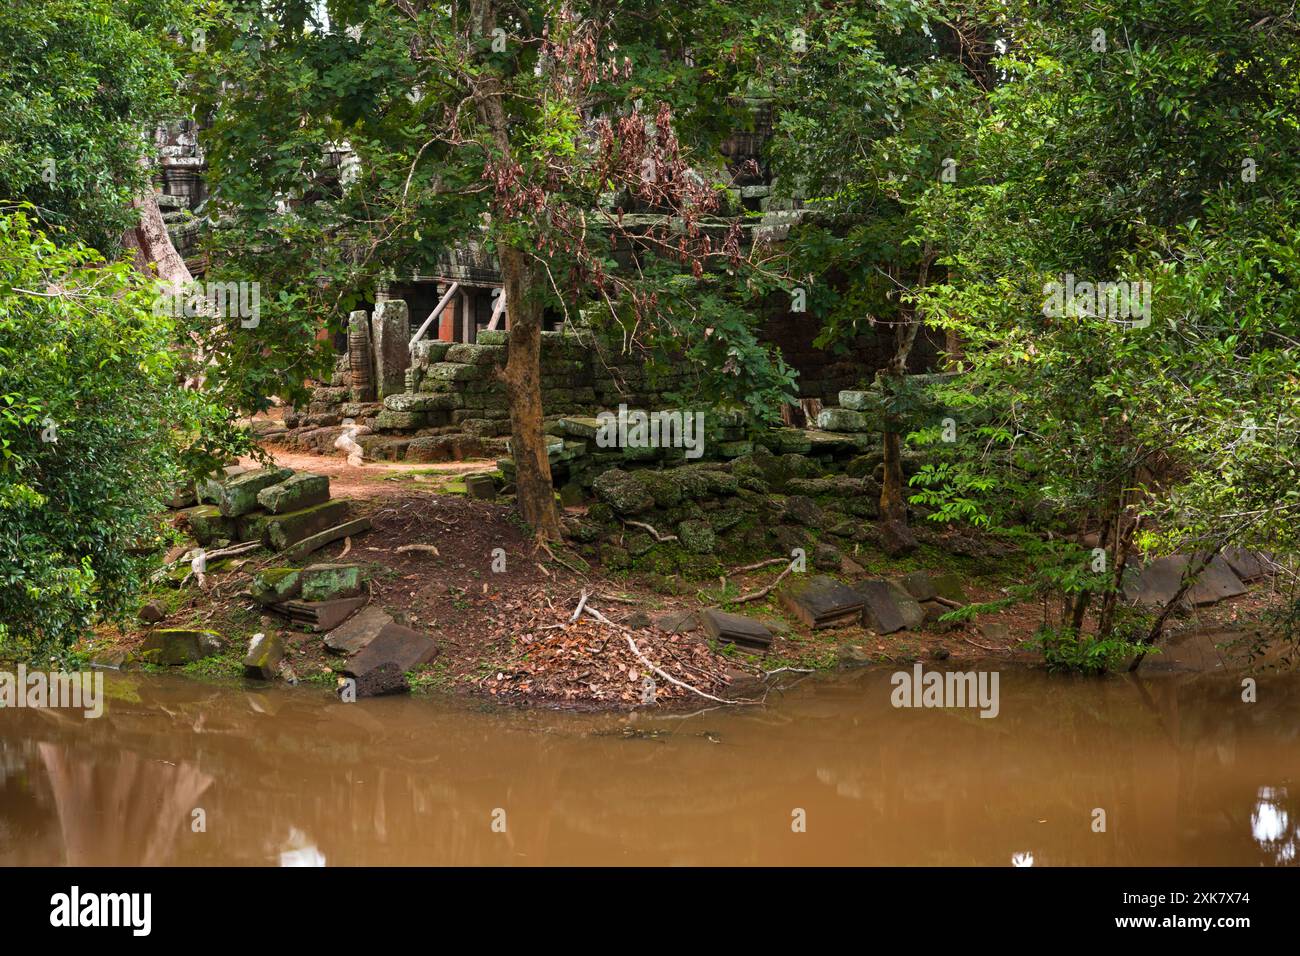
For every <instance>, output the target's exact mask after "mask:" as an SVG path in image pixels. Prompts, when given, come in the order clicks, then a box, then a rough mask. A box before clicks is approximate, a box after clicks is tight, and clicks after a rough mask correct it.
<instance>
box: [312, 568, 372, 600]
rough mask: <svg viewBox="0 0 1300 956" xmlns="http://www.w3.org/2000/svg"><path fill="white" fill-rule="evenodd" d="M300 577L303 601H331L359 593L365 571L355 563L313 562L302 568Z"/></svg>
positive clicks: (363, 583) (364, 580)
mask: <svg viewBox="0 0 1300 956" xmlns="http://www.w3.org/2000/svg"><path fill="white" fill-rule="evenodd" d="M301 578H302V599H303V600H304V601H333V600H336V599H337V598H350V597H356V596H357V595H358V594H360V593H361V589H362V587H363V586H364V585H365V582H366V573H365V572H364V571H362V570H361V568H359V567H357V566H356V565H355V564H313V565H310V566H309V567H306V568H303V569H302V575H301Z"/></svg>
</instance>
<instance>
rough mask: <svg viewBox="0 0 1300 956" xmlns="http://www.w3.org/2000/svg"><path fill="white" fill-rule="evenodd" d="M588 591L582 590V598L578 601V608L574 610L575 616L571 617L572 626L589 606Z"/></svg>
mask: <svg viewBox="0 0 1300 956" xmlns="http://www.w3.org/2000/svg"><path fill="white" fill-rule="evenodd" d="M588 597H589V595H588V594H587V589H586V588H583V589H582V597H580V598H579V599H578V606H577V607H575V608H574V609H573V614H572V615H571V616H570V617H569V623H570V624H572V623H573V622H574V621H576V620H577V619H578V618H579V617H580V616H581V615H582V609H583V608H584V607H586V606H587V598H588Z"/></svg>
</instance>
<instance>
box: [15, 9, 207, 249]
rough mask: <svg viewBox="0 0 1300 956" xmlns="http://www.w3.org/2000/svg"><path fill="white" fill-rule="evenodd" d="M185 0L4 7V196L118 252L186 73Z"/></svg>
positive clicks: (94, 243) (81, 236) (78, 235)
mask: <svg viewBox="0 0 1300 956" xmlns="http://www.w3.org/2000/svg"><path fill="white" fill-rule="evenodd" d="M185 6H186V0H149V2H142V0H11V2H9V3H7V4H6V6H5V14H4V17H3V18H0V200H25V201H28V202H31V203H32V204H33V205H35V206H36V211H37V213H38V214H39V216H40V217H41V218H42V219H44V220H45V221H46V222H48V223H49V224H51V225H54V226H57V227H61V228H64V229H67V230H68V231H69V233H70V234H72V235H75V236H77V237H78V238H80V239H81V240H83V241H85V242H87V243H89V244H90V245H93V246H95V247H96V248H98V249H100V250H102V251H104V252H106V253H111V252H112V251H113V250H114V249H115V248H116V247H117V244H118V241H119V240H120V239H121V236H122V233H123V231H124V230H125V229H126V228H127V227H129V226H133V225H135V222H136V217H135V212H134V210H133V209H132V208H131V200H132V199H133V198H134V197H135V196H136V195H137V194H138V193H139V192H140V191H141V190H143V189H144V188H145V187H146V186H147V185H148V171H147V169H145V167H144V166H143V165H142V163H143V161H144V159H145V157H146V155H147V152H148V150H149V149H150V147H151V144H152V133H153V125H154V124H155V123H156V122H157V121H158V120H159V119H160V118H161V117H162V116H164V115H165V114H166V112H167V111H168V109H169V107H170V105H171V104H172V100H173V97H174V94H175V91H176V87H177V85H178V83H179V75H178V74H177V72H176V70H175V68H174V65H173V54H174V52H175V51H176V50H177V49H178V48H177V46H176V44H175V43H173V42H172V41H171V40H169V39H168V37H167V34H166V26H167V25H168V23H170V22H171V21H172V19H173V18H176V17H179V16H180V14H181V11H182V10H183V9H184V7H185Z"/></svg>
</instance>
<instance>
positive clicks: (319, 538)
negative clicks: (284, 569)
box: [280, 518, 370, 562]
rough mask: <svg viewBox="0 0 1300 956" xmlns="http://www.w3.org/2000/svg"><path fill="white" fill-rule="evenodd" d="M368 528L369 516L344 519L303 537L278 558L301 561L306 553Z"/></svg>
mask: <svg viewBox="0 0 1300 956" xmlns="http://www.w3.org/2000/svg"><path fill="white" fill-rule="evenodd" d="M369 530H370V519H369V518H354V519H353V520H351V521H345V522H344V523H343V524H340V525H335V526H334V527H333V528H327V529H325V530H324V531H321V532H318V533H317V534H314V535H312V536H311V537H309V538H303V539H302V540H301V541H299V542H298V543H297V544H295V545H293V546H292V547H290V548H286V549H285V551H284V553H283V554H281V555H280V558H281V559H282V560H285V561H290V562H293V561H301V560H303V559H304V558H306V557H307V555H309V554H312V553H314V552H316V551H319V550H320V549H321V548H324V547H326V546H327V545H331V544H333V543H334V542H335V541H342V540H343V539H344V538H348V537H351V536H352V535H355V534H361V533H362V532H364V531H369Z"/></svg>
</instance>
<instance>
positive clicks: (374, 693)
mask: <svg viewBox="0 0 1300 956" xmlns="http://www.w3.org/2000/svg"><path fill="white" fill-rule="evenodd" d="M349 687H350V688H351V691H352V694H353V695H355V698H356V699H357V700H360V699H361V698H362V697H383V696H385V695H387V694H406V693H409V692H410V690H411V685H410V683H409V682H408V681H407V679H406V671H404V670H402V669H401V668H400V667H398V666H397V664H395V663H393V662H392V661H384V662H383V663H381V664H379V665H377V666H375V667H374V668H372V669H371V670H369V671H367V672H366V673H365V674H361V675H357V676H353V677H350V678H349V681H348V682H345V683H344V684H342V685H340V686H339V688H338V695H339V697H341V698H344V699H346V698H347V696H348V690H349Z"/></svg>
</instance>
